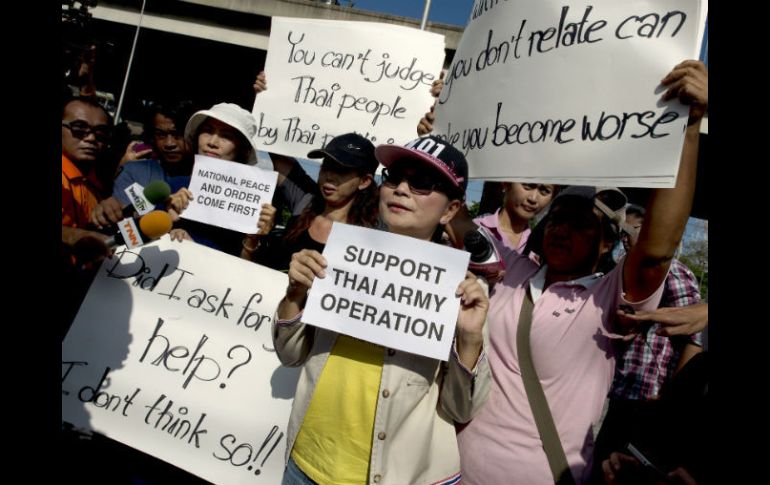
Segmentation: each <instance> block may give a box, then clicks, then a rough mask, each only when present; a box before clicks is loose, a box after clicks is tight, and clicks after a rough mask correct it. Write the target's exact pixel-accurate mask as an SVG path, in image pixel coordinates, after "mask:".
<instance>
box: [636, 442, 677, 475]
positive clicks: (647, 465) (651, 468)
mask: <svg viewBox="0 0 770 485" xmlns="http://www.w3.org/2000/svg"><path fill="white" fill-rule="evenodd" d="M626 449H627V450H628V452H629V453H631V456H633V457H634V458H636V459H637V460H639V463H641V464H642V466H643V467H644V469H645V470H647V472H648V473H650V475H651V476H652V477H654V478H656V479H658V480H663V483H672V482H671V481H670V480H669V479H668V476H667V474H666V473H665V472H664V471H663V470H661V469H660V468H658V467H657V466H655V464H653V463H652V462H651V461H650V460H649V459H647V457H646V456H644V454H643V453H642V452H641V451H639V449H638V448H637V447H636V446H634V445H632V444H631V443H628V444H627V445H626Z"/></svg>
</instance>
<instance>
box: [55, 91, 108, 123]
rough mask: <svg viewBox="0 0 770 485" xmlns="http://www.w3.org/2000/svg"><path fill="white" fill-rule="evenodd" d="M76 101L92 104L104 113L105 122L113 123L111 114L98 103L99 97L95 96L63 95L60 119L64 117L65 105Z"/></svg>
mask: <svg viewBox="0 0 770 485" xmlns="http://www.w3.org/2000/svg"><path fill="white" fill-rule="evenodd" d="M76 101H77V102H80V103H83V104H87V105H89V106H93V107H94V108H99V109H100V110H102V112H104V114H105V115H106V116H107V124H109V125H110V126H112V124H113V122H112V116H111V115H110V113H109V112H107V110H106V109H105V108H104V106H102V105H101V104H100V103H99V98H97V97H96V96H67V97H65V98H64V101H63V102H62V105H61V117H62V119H64V113H65V112H66V111H67V106H69V105H70V104H72V103H74V102H76Z"/></svg>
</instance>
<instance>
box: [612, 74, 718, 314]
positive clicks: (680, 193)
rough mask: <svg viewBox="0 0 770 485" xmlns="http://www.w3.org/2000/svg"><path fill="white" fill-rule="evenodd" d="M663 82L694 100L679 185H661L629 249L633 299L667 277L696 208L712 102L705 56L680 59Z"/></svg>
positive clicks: (627, 272) (671, 92) (626, 282)
mask: <svg viewBox="0 0 770 485" xmlns="http://www.w3.org/2000/svg"><path fill="white" fill-rule="evenodd" d="M661 83H662V84H663V85H664V86H666V87H667V88H668V89H667V91H666V92H665V93H664V94H663V99H664V100H669V99H673V98H675V97H678V98H679V99H680V100H681V101H682V102H683V103H685V104H688V105H689V106H690V115H689V120H688V125H687V131H686V132H685V139H684V146H683V147H682V156H681V159H680V162H679V173H678V175H677V178H676V186H675V187H674V188H673V189H655V190H653V191H652V194H651V196H650V200H649V202H648V204H647V215H646V217H645V221H644V225H643V226H642V231H641V233H640V234H639V241H638V242H637V244H636V245H635V246H634V247H633V249H632V250H631V251H630V252H629V254H628V258H627V259H626V263H625V268H624V272H623V286H624V289H625V292H626V298H627V299H628V300H629V301H641V300H644V299H645V298H647V297H648V296H650V295H651V294H652V293H653V292H654V291H655V289H656V288H658V286H660V284H661V282H663V279H664V278H665V277H666V274H667V272H668V268H669V265H670V264H671V259H672V258H673V257H674V252H675V250H676V248H677V246H678V245H679V242H680V240H681V239H682V234H683V233H684V228H685V226H686V224H687V219H688V218H689V216H690V209H691V208H692V198H693V194H694V192H695V173H696V166H697V161H698V137H699V135H700V124H701V119H702V118H703V115H704V114H705V112H706V108H707V106H708V72H707V71H706V66H705V65H704V64H703V63H702V62H700V61H691V60H690V61H684V62H682V63H680V64H678V65H677V66H676V67H675V68H674V69H673V70H672V71H671V72H670V73H669V74H668V75H667V76H666V77H665V78H663V80H662V81H661Z"/></svg>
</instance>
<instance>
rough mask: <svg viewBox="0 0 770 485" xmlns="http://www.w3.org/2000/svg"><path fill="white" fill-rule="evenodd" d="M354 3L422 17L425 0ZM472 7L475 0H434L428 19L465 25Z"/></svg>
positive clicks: (344, 2) (358, 0)
mask: <svg viewBox="0 0 770 485" xmlns="http://www.w3.org/2000/svg"><path fill="white" fill-rule="evenodd" d="M340 4H341V5H342V6H347V5H349V4H350V2H348V0H340ZM353 5H354V8H357V9H360V10H371V11H373V12H380V13H389V14H392V15H401V16H402V17H411V18H416V19H422V11H423V9H424V8H425V0H353ZM471 7H473V0H433V1H432V2H431V5H430V14H429V15H428V21H429V22H441V23H444V24H450V25H460V26H465V23H466V22H467V21H468V16H469V15H470V13H471Z"/></svg>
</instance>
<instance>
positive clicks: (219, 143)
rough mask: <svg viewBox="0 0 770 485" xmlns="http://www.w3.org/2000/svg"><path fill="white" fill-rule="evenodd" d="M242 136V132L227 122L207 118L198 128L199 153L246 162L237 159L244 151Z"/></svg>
mask: <svg viewBox="0 0 770 485" xmlns="http://www.w3.org/2000/svg"><path fill="white" fill-rule="evenodd" d="M241 137H242V135H241V133H240V132H239V131H238V130H236V129H235V128H233V127H232V126H230V125H228V124H227V123H223V122H221V121H219V120H215V119H214V118H206V121H204V122H203V123H201V127H200V128H199V129H198V154H199V155H206V156H209V157H214V158H220V159H222V160H229V161H231V162H235V161H243V162H245V160H237V158H238V155H239V152H241V151H242V150H241V148H242V147H241V144H242V143H243V142H242V141H241Z"/></svg>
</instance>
